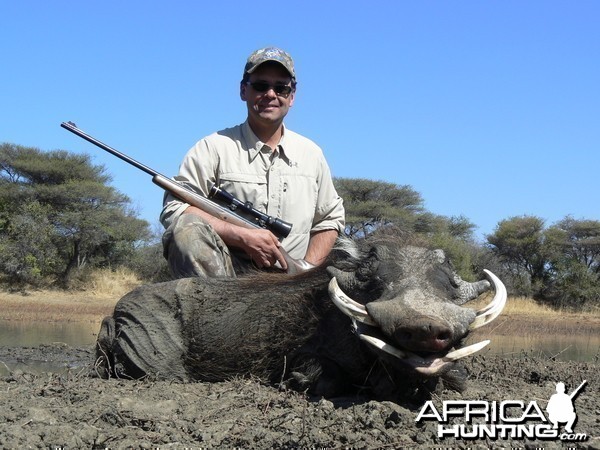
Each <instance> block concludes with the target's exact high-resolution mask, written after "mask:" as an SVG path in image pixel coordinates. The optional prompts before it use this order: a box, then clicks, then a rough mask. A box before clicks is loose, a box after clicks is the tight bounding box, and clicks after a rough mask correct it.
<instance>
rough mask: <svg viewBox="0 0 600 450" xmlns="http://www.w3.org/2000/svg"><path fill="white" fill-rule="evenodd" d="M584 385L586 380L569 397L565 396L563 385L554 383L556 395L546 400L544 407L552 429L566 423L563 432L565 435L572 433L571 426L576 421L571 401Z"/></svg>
mask: <svg viewBox="0 0 600 450" xmlns="http://www.w3.org/2000/svg"><path fill="white" fill-rule="evenodd" d="M586 383H587V380H583V382H582V383H581V384H580V385H579V387H578V388H577V389H575V390H574V391H573V392H572V393H571V394H570V395H569V394H565V383H562V382H560V383H556V394H554V395H552V397H550V400H548V406H547V407H546V411H547V412H548V419H550V422H552V425H553V427H552V428H553V429H555V430H556V429H558V424H559V422H561V423H566V425H565V431H566V432H567V433H573V425H574V424H575V421H576V420H577V414H576V413H575V407H574V406H573V400H574V399H575V397H576V396H577V395H578V394H579V392H580V391H581V388H583V386H585V384H586Z"/></svg>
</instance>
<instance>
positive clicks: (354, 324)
mask: <svg viewBox="0 0 600 450" xmlns="http://www.w3.org/2000/svg"><path fill="white" fill-rule="evenodd" d="M343 247H344V248H343V249H341V250H336V251H335V252H334V253H333V254H332V255H333V256H332V258H331V259H330V262H329V264H327V265H324V266H322V267H317V268H315V269H313V270H310V271H307V272H305V273H302V274H299V275H296V276H293V277H288V276H282V275H274V274H258V275H256V276H250V277H245V278H238V279H210V280H207V279H200V278H187V279H181V280H176V281H170V282H166V283H160V284H155V285H148V286H142V287H140V288H138V289H136V290H134V291H132V292H130V293H129V294H127V295H125V296H124V297H123V298H122V299H121V300H119V302H118V303H117V305H116V306H115V310H114V314H113V316H112V317H107V318H105V319H104V321H103V323H102V327H101V330H100V333H99V336H98V345H97V349H98V350H97V355H98V367H99V368H101V370H102V373H103V375H104V376H116V377H131V378H141V377H145V376H150V377H153V378H157V379H172V380H180V381H193V380H200V381H221V380H226V379H229V378H232V377H236V376H243V375H253V376H256V377H259V378H261V379H263V380H265V381H268V382H271V383H283V384H285V385H287V386H290V387H293V388H295V389H299V390H308V392H310V393H312V394H316V395H322V396H326V397H327V396H336V395H341V394H347V393H349V392H351V391H357V390H359V389H360V390H362V391H363V392H367V391H369V390H370V395H371V396H372V397H376V398H387V399H395V398H398V396H399V395H400V396H401V395H402V394H403V393H405V392H406V390H407V389H408V388H407V385H409V384H410V386H411V387H410V389H413V390H414V386H415V385H419V383H420V384H421V385H423V384H424V381H423V380H426V379H430V378H435V379H438V378H440V377H442V378H447V379H451V378H460V377H457V376H456V374H458V373H459V372H458V371H457V370H456V361H457V360H458V359H460V358H463V357H464V356H467V355H470V354H472V353H474V352H476V351H478V350H479V349H481V348H482V347H484V346H485V345H487V343H489V341H484V342H481V343H478V344H474V345H471V346H469V347H462V348H461V341H462V340H463V339H464V338H465V336H466V335H467V334H468V333H469V331H470V330H472V329H474V328H477V327H479V326H481V325H484V324H486V323H488V322H489V321H491V320H493V319H494V318H495V317H496V316H497V315H498V314H499V313H500V312H501V310H502V308H503V307H504V304H505V302H506V290H505V288H504V286H503V284H502V283H501V281H500V280H498V278H497V277H495V276H494V275H493V274H492V273H490V272H486V274H487V277H488V279H489V280H490V281H491V284H492V285H493V286H494V289H495V291H496V292H495V296H494V298H493V300H492V302H491V303H490V304H489V305H488V306H487V307H485V308H483V309H482V310H480V311H478V312H476V311H474V310H472V309H470V308H466V307H462V306H461V305H463V304H464V303H466V302H468V301H470V300H473V299H474V298H476V297H478V296H479V295H480V294H481V293H483V292H484V291H486V290H489V289H490V287H491V285H490V282H488V281H487V280H483V281H478V282H474V283H468V282H465V281H463V280H462V279H461V278H460V277H458V275H457V274H456V273H455V272H454V270H453V269H452V267H451V265H450V263H449V262H448V261H447V260H446V258H445V256H444V253H443V252H442V251H441V250H428V249H425V248H421V247H414V246H403V245H400V244H398V243H395V242H392V241H390V242H378V243H375V244H374V245H372V246H371V247H370V248H369V249H367V250H359V249H358V247H357V245H356V244H355V243H353V242H352V241H347V242H346V243H345V245H344V246H343Z"/></svg>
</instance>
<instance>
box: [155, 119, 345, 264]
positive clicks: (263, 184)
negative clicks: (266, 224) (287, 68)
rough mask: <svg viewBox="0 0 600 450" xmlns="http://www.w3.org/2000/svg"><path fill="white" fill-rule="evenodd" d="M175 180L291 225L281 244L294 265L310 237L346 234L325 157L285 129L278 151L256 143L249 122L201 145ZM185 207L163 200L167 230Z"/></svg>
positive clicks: (178, 203)
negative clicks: (250, 206) (215, 190)
mask: <svg viewBox="0 0 600 450" xmlns="http://www.w3.org/2000/svg"><path fill="white" fill-rule="evenodd" d="M175 180H177V181H179V182H182V183H184V184H185V185H186V186H188V187H190V188H192V189H194V190H195V191H196V192H198V193H200V194H202V195H204V196H205V197H206V196H208V193H209V192H210V188H211V187H212V186H213V185H215V184H216V185H217V186H218V187H220V188H222V189H224V190H226V191H228V192H229V193H231V194H232V195H234V196H235V197H237V198H238V199H239V200H241V201H242V202H251V203H252V204H253V205H254V208H256V209H258V210H259V211H262V212H264V213H266V214H268V215H269V216H273V217H277V218H280V219H282V220H285V221H286V222H290V223H292V224H293V227H292V231H291V233H290V234H289V236H288V237H286V238H285V239H284V240H283V241H282V246H283V248H284V249H285V250H286V251H287V252H288V254H289V255H290V256H291V257H292V258H294V259H302V258H304V256H305V255H306V250H307V248H308V242H309V240H310V235H311V233H314V232H316V231H321V230H337V231H338V233H342V232H343V231H344V207H343V202H342V199H341V198H340V197H339V196H338V194H337V192H336V190H335V188H334V186H333V181H332V179H331V173H330V170H329V166H328V165H327V162H326V161H325V157H324V156H323V151H322V150H321V149H320V148H319V146H317V145H316V144H315V143H314V142H312V141H311V140H309V139H307V138H305V137H303V136H301V135H299V134H297V133H294V132H293V131H291V130H288V129H285V128H284V133H283V137H282V139H281V141H280V143H279V145H278V147H277V148H276V149H274V150H273V149H271V148H270V147H269V146H267V145H265V144H263V143H262V142H261V141H259V140H258V138H257V137H256V135H255V134H254V133H253V132H252V129H251V128H250V126H249V125H248V122H244V123H243V124H241V125H238V126H235V127H233V128H228V129H225V130H222V131H219V132H217V133H214V134H211V135H210V136H208V137H206V138H204V139H202V140H200V141H199V142H197V143H196V145H195V146H194V147H192V148H191V149H190V151H189V152H188V153H187V154H186V156H185V157H184V159H183V162H182V164H181V166H180V168H179V174H178V175H177V176H176V177H175ZM188 206H189V205H188V204H186V203H183V202H181V201H180V200H178V199H176V198H174V197H173V196H171V195H170V194H167V195H165V201H164V207H163V211H162V213H161V216H160V220H161V222H162V224H163V225H164V226H165V228H167V227H169V225H170V224H171V223H173V222H174V221H175V220H176V219H177V218H178V217H179V216H180V215H181V213H182V212H183V211H184V210H185V209H186V208H187V207H188Z"/></svg>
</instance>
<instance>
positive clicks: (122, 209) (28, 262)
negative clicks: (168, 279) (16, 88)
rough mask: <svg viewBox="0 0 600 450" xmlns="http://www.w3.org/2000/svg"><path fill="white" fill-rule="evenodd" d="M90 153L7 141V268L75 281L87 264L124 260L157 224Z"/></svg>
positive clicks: (3, 209)
mask: <svg viewBox="0 0 600 450" xmlns="http://www.w3.org/2000/svg"><path fill="white" fill-rule="evenodd" d="M109 182H110V176H109V175H107V174H106V172H105V169H104V167H103V166H96V165H93V164H92V163H91V162H90V157H89V156H88V155H77V154H71V153H68V152H66V151H60V150H57V151H51V152H43V151H40V150H38V149H35V148H28V147H22V146H18V145H14V144H2V145H0V236H1V238H2V242H3V244H2V245H0V269H1V270H2V271H3V272H4V273H5V274H7V275H9V276H10V277H11V279H13V280H15V281H27V282H34V281H36V280H38V281H39V279H41V278H43V277H54V278H57V279H58V280H59V281H60V282H62V283H68V281H69V279H70V277H71V275H72V273H73V271H74V270H75V269H77V268H81V267H83V266H84V265H85V264H92V265H94V266H95V265H105V264H114V263H118V262H121V261H122V260H123V258H124V257H125V256H126V255H127V254H128V253H130V252H131V251H132V250H133V248H134V246H135V242H136V241H138V240H140V239H144V238H146V236H147V235H148V234H149V225H148V223H147V222H146V221H144V220H140V219H137V218H136V217H135V213H134V211H133V210H132V209H131V208H130V206H129V203H130V201H129V198H128V197H127V196H125V195H123V194H121V193H119V192H118V191H117V190H116V189H114V188H113V187H111V186H109V185H108V184H107V183H109Z"/></svg>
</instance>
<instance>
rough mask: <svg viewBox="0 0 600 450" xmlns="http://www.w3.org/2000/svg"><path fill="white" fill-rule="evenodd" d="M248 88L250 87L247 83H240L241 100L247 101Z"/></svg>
mask: <svg viewBox="0 0 600 450" xmlns="http://www.w3.org/2000/svg"><path fill="white" fill-rule="evenodd" d="M247 87H248V85H247V84H246V83H244V82H243V81H241V82H240V98H241V99H242V101H244V102H245V101H246V88H247Z"/></svg>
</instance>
